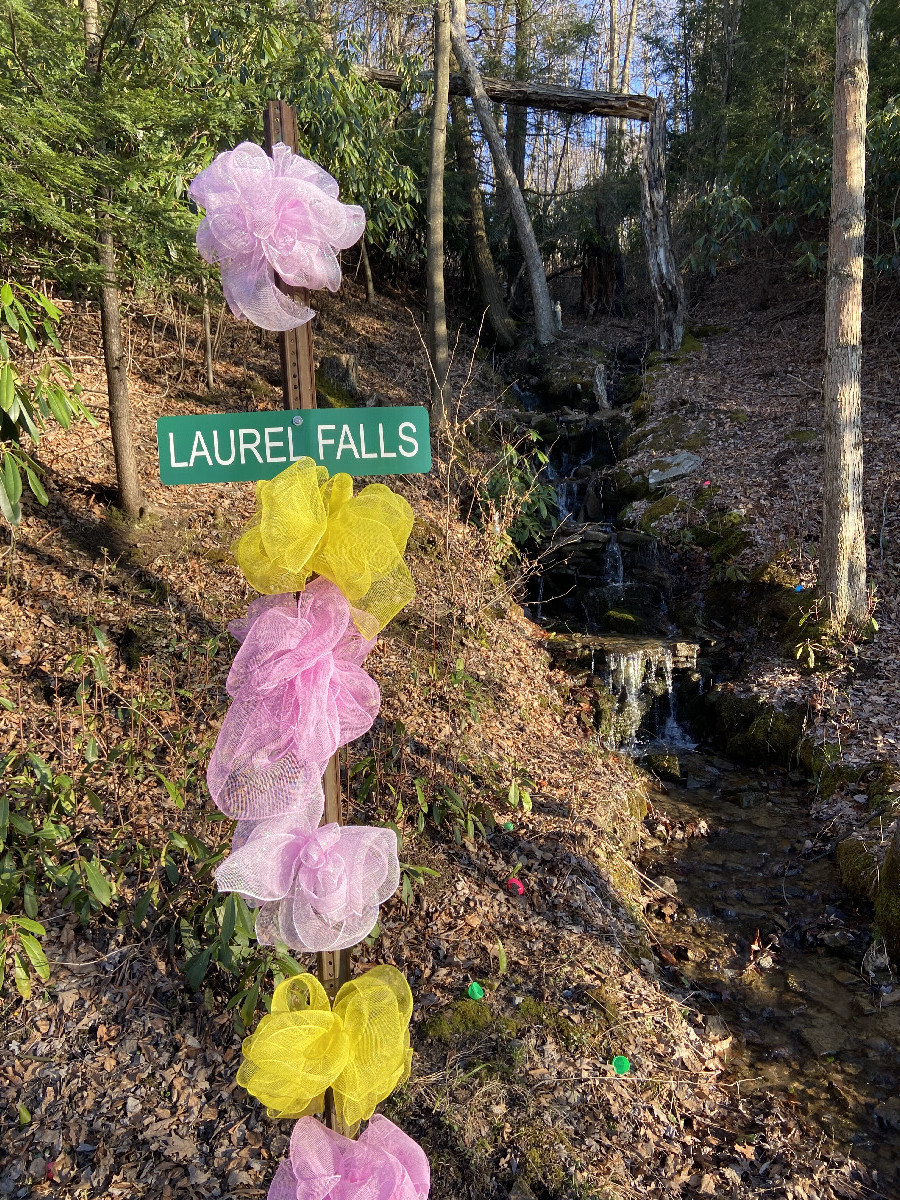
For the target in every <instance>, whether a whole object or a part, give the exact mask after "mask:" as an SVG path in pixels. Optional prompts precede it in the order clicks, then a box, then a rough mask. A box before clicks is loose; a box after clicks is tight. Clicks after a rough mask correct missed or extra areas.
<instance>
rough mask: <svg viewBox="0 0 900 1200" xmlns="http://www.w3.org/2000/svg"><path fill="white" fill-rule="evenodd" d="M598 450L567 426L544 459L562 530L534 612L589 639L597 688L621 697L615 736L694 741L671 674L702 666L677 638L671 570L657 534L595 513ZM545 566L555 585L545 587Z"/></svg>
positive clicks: (623, 742)
mask: <svg viewBox="0 0 900 1200" xmlns="http://www.w3.org/2000/svg"><path fill="white" fill-rule="evenodd" d="M565 411H568V410H565ZM567 425H568V418H567V417H566V416H561V417H560V418H559V419H558V428H560V429H564V428H566V427H567ZM594 453H595V452H594V436H593V434H592V435H591V438H590V445H589V446H587V447H586V446H585V444H584V440H583V435H582V436H581V439H580V440H579V437H567V435H566V434H565V433H562V434H561V436H560V437H559V438H558V440H557V442H556V443H555V444H554V448H553V451H552V461H551V462H550V463H548V464H547V465H546V468H545V472H546V474H545V478H546V479H547V482H548V483H550V485H551V486H552V487H553V488H554V490H555V492H556V501H557V507H558V521H559V527H558V530H557V532H556V533H555V535H554V538H553V541H552V543H551V546H550V547H549V553H548V557H547V559H546V560H545V565H544V571H543V572H542V575H541V579H540V583H539V586H538V589H537V594H536V596H535V600H536V604H535V613H536V615H537V618H538V620H545V621H548V622H553V623H554V624H556V625H557V628H560V629H561V631H564V632H563V637H564V638H565V637H566V636H567V635H568V636H571V635H574V636H575V638H577V639H579V644H582V643H585V642H586V643H589V644H590V645H591V649H590V655H589V661H590V677H591V678H596V680H597V684H598V685H600V683H601V681H602V684H603V686H604V687H605V688H607V689H608V690H609V692H610V693H611V694H612V695H613V696H614V697H615V700H616V714H615V718H614V722H613V730H612V736H613V737H614V740H615V741H616V743H617V744H618V745H620V746H621V747H622V748H623V749H625V750H627V751H629V752H631V753H636V752H637V751H638V750H639V749H640V750H641V751H644V750H646V748H647V747H648V746H649V745H651V744H652V745H654V746H657V747H659V746H662V747H664V748H671V749H673V750H683V749H688V748H692V747H693V745H694V743H693V742H692V741H691V739H690V737H689V736H688V734H687V733H686V731H685V730H684V729H683V728H682V727H681V725H680V724H679V721H678V709H677V698H676V691H675V680H674V677H673V673H674V672H679V671H680V672H683V671H685V670H692V669H694V668H695V666H696V647H695V646H693V645H692V644H688V643H680V642H677V641H675V640H673V635H674V637H675V638H677V633H676V630H675V628H674V626H673V625H672V623H671V620H670V619H669V617H668V614H667V610H666V600H665V593H666V587H667V584H666V580H667V573H666V567H665V564H664V563H663V564H661V563H660V562H659V560H658V556H657V544H656V541H655V539H653V538H652V537H650V536H648V535H647V534H646V533H644V532H643V531H636V530H634V529H624V528H622V527H621V526H620V523H619V522H618V521H617V520H613V519H609V518H604V514H603V510H602V509H601V511H600V512H597V511H596V505H597V497H598V496H601V495H602V494H603V488H604V486H605V485H604V484H603V483H602V482H601V483H600V484H599V487H598V485H596V484H595V483H594V482H592V478H593V477H592V475H591V470H597V469H598V468H597V467H596V463H595V459H594ZM588 464H590V469H588V470H586V469H585V468H586V467H587V466H588ZM591 488H593V489H594V490H593V491H591ZM591 504H593V506H594V511H593V512H592V513H591ZM588 513H591V516H590V519H589V520H585V517H586V516H587V514H588ZM544 572H546V573H547V575H548V579H549V582H550V587H549V588H547V589H546V593H545V587H544V577H543V575H544ZM545 594H546V595H547V596H549V597H550V599H547V600H545ZM632 625H633V627H634V633H633V634H632V632H631V627H632ZM626 631H627V632H626ZM605 635H607V636H605ZM623 635H624V636H623ZM647 635H649V636H647ZM673 647H674V649H675V651H676V653H675V654H673ZM586 648H587V647H586V646H585V649H586ZM676 659H677V661H676ZM595 660H596V662H595ZM578 661H579V662H581V661H584V660H582V659H579V660H578ZM587 665H588V664H587V661H584V666H585V667H587ZM595 671H596V673H595Z"/></svg>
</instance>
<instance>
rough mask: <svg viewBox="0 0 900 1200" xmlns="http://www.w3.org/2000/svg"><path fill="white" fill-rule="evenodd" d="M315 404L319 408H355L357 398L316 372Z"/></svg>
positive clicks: (341, 385)
mask: <svg viewBox="0 0 900 1200" xmlns="http://www.w3.org/2000/svg"><path fill="white" fill-rule="evenodd" d="M316 403H317V404H318V406H319V408H356V406H357V405H358V404H359V397H358V396H357V395H354V394H353V392H351V391H350V389H349V388H347V387H345V386H344V385H343V384H342V383H338V382H337V380H336V379H331V378H330V377H329V376H327V375H323V374H322V372H321V371H316Z"/></svg>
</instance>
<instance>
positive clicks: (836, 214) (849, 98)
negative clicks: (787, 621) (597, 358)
mask: <svg viewBox="0 0 900 1200" xmlns="http://www.w3.org/2000/svg"><path fill="white" fill-rule="evenodd" d="M868 60H869V0H837V55H836V59H835V77H834V159H833V168H832V181H831V223H830V227H829V234H828V281H827V287H826V298H825V384H824V403H825V463H824V507H823V513H822V541H821V545H820V547H819V588H820V591H821V593H822V596H823V598H824V601H825V605H826V609H827V613H828V617H829V620H830V623H831V625H832V627H833V628H834V629H835V630H836V631H838V632H840V631H843V630H844V629H846V628H847V627H848V626H855V627H857V628H858V627H859V626H861V625H862V624H863V622H864V621H865V619H866V616H867V611H868V596H867V592H866V533H865V522H864V517H863V448H862V399H861V395H860V372H861V369H862V284H863V249H864V243H865V232H866V208H865V179H866V103H867V99H868V89H869V61H868Z"/></svg>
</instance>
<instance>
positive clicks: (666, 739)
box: [606, 645, 696, 753]
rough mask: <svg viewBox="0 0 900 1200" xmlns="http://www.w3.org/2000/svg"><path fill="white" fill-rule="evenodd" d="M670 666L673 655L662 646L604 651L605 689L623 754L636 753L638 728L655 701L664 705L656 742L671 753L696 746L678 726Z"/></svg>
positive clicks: (676, 703)
mask: <svg viewBox="0 0 900 1200" xmlns="http://www.w3.org/2000/svg"><path fill="white" fill-rule="evenodd" d="M673 666H674V657H673V653H672V650H671V648H670V647H669V646H666V645H655V646H654V645H650V646H644V647H640V648H635V649H631V650H625V649H622V650H613V649H610V650H608V651H607V653H606V685H607V687H608V688H609V690H610V692H611V693H612V695H613V696H615V697H616V700H617V704H618V715H617V735H618V738H617V740H618V742H619V744H620V746H621V748H622V749H623V750H626V751H629V752H632V753H633V752H634V751H636V750H637V749H638V746H639V733H640V729H641V725H642V723H643V721H644V718H645V717H646V716H647V715H648V713H650V712H651V710H653V709H654V708H655V707H656V702H657V701H664V703H665V707H666V719H665V723H664V725H663V728H662V730H659V731H658V732H657V738H656V740H658V741H659V742H661V743H662V744H663V745H664V746H665V747H667V748H669V749H672V750H688V749H691V750H693V748H694V746H695V745H696V743H695V742H693V741H691V739H690V738H689V736H688V735H687V733H686V732H685V731H684V730H683V729H682V727H681V726H680V725H679V723H678V699H677V697H676V695H675V688H674V686H673V677H672V676H673ZM657 724H658V723H657Z"/></svg>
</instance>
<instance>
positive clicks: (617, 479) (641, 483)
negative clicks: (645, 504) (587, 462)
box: [606, 467, 650, 504]
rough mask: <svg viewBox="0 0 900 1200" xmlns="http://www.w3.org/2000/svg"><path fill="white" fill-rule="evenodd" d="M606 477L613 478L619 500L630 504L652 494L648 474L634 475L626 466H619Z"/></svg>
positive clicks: (617, 499) (616, 496)
mask: <svg viewBox="0 0 900 1200" xmlns="http://www.w3.org/2000/svg"><path fill="white" fill-rule="evenodd" d="M606 478H607V479H611V480H612V485H613V488H614V489H615V499H616V501H617V502H621V501H625V502H626V503H628V504H630V503H632V501H634V500H646V499H647V497H648V496H649V495H650V481H649V479H648V478H647V476H646V475H641V474H637V475H632V474H631V472H630V471H628V470H627V469H626V468H625V467H617V468H616V470H615V471H614V472H613V473H612V475H610V476H606Z"/></svg>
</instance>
